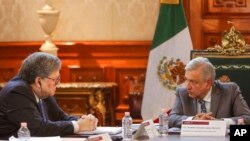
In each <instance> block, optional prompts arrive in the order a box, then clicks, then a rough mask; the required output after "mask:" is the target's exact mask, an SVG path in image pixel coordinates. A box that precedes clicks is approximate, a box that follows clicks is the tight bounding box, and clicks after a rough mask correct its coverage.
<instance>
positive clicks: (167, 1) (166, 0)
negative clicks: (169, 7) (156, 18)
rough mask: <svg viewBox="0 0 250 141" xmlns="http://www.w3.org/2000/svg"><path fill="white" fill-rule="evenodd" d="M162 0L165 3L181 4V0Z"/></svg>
mask: <svg viewBox="0 0 250 141" xmlns="http://www.w3.org/2000/svg"><path fill="white" fill-rule="evenodd" d="M160 2H161V3H163V4H179V3H180V0H161V1H160Z"/></svg>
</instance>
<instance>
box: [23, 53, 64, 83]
mask: <svg viewBox="0 0 250 141" xmlns="http://www.w3.org/2000/svg"><path fill="white" fill-rule="evenodd" d="M60 69H61V61H60V59H59V58H58V57H56V56H54V55H51V54H48V53H44V52H35V53H32V54H31V55H29V56H28V57H27V58H25V59H24V60H23V62H22V65H21V67H20V69H19V73H18V76H19V77H20V78H21V79H23V80H25V81H26V82H28V83H29V84H33V83H34V82H35V78H36V77H38V76H40V77H42V78H44V77H47V76H49V75H50V74H51V73H52V72H53V71H56V70H60Z"/></svg>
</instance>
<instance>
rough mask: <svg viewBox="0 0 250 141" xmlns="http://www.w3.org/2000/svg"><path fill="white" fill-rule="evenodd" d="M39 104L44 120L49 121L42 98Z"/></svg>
mask: <svg viewBox="0 0 250 141" xmlns="http://www.w3.org/2000/svg"><path fill="white" fill-rule="evenodd" d="M38 106H39V109H40V112H41V114H42V117H43V120H44V121H47V117H46V113H45V110H44V106H43V101H42V100H41V99H39V102H38Z"/></svg>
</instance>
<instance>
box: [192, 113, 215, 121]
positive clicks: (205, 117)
mask: <svg viewBox="0 0 250 141" xmlns="http://www.w3.org/2000/svg"><path fill="white" fill-rule="evenodd" d="M193 119H194V120H214V119H215V118H214V117H213V116H212V112H209V113H198V114H197V115H195V117H194V118H193Z"/></svg>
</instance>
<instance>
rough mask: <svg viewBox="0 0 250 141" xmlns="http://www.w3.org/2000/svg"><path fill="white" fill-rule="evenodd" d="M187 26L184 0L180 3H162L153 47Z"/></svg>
mask: <svg viewBox="0 0 250 141" xmlns="http://www.w3.org/2000/svg"><path fill="white" fill-rule="evenodd" d="M186 26H187V23H186V18H185V14H184V9H183V6H182V1H181V2H180V4H179V5H173V4H161V7H160V13H159V17H158V22H157V25H156V30H155V35H154V39H153V43H152V48H151V49H154V48H155V47H157V46H159V45H160V44H162V43H163V42H165V41H167V40H168V39H170V38H171V37H173V36H174V35H176V34H177V33H179V32H180V31H181V30H182V29H184V28H185V27H186Z"/></svg>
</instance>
